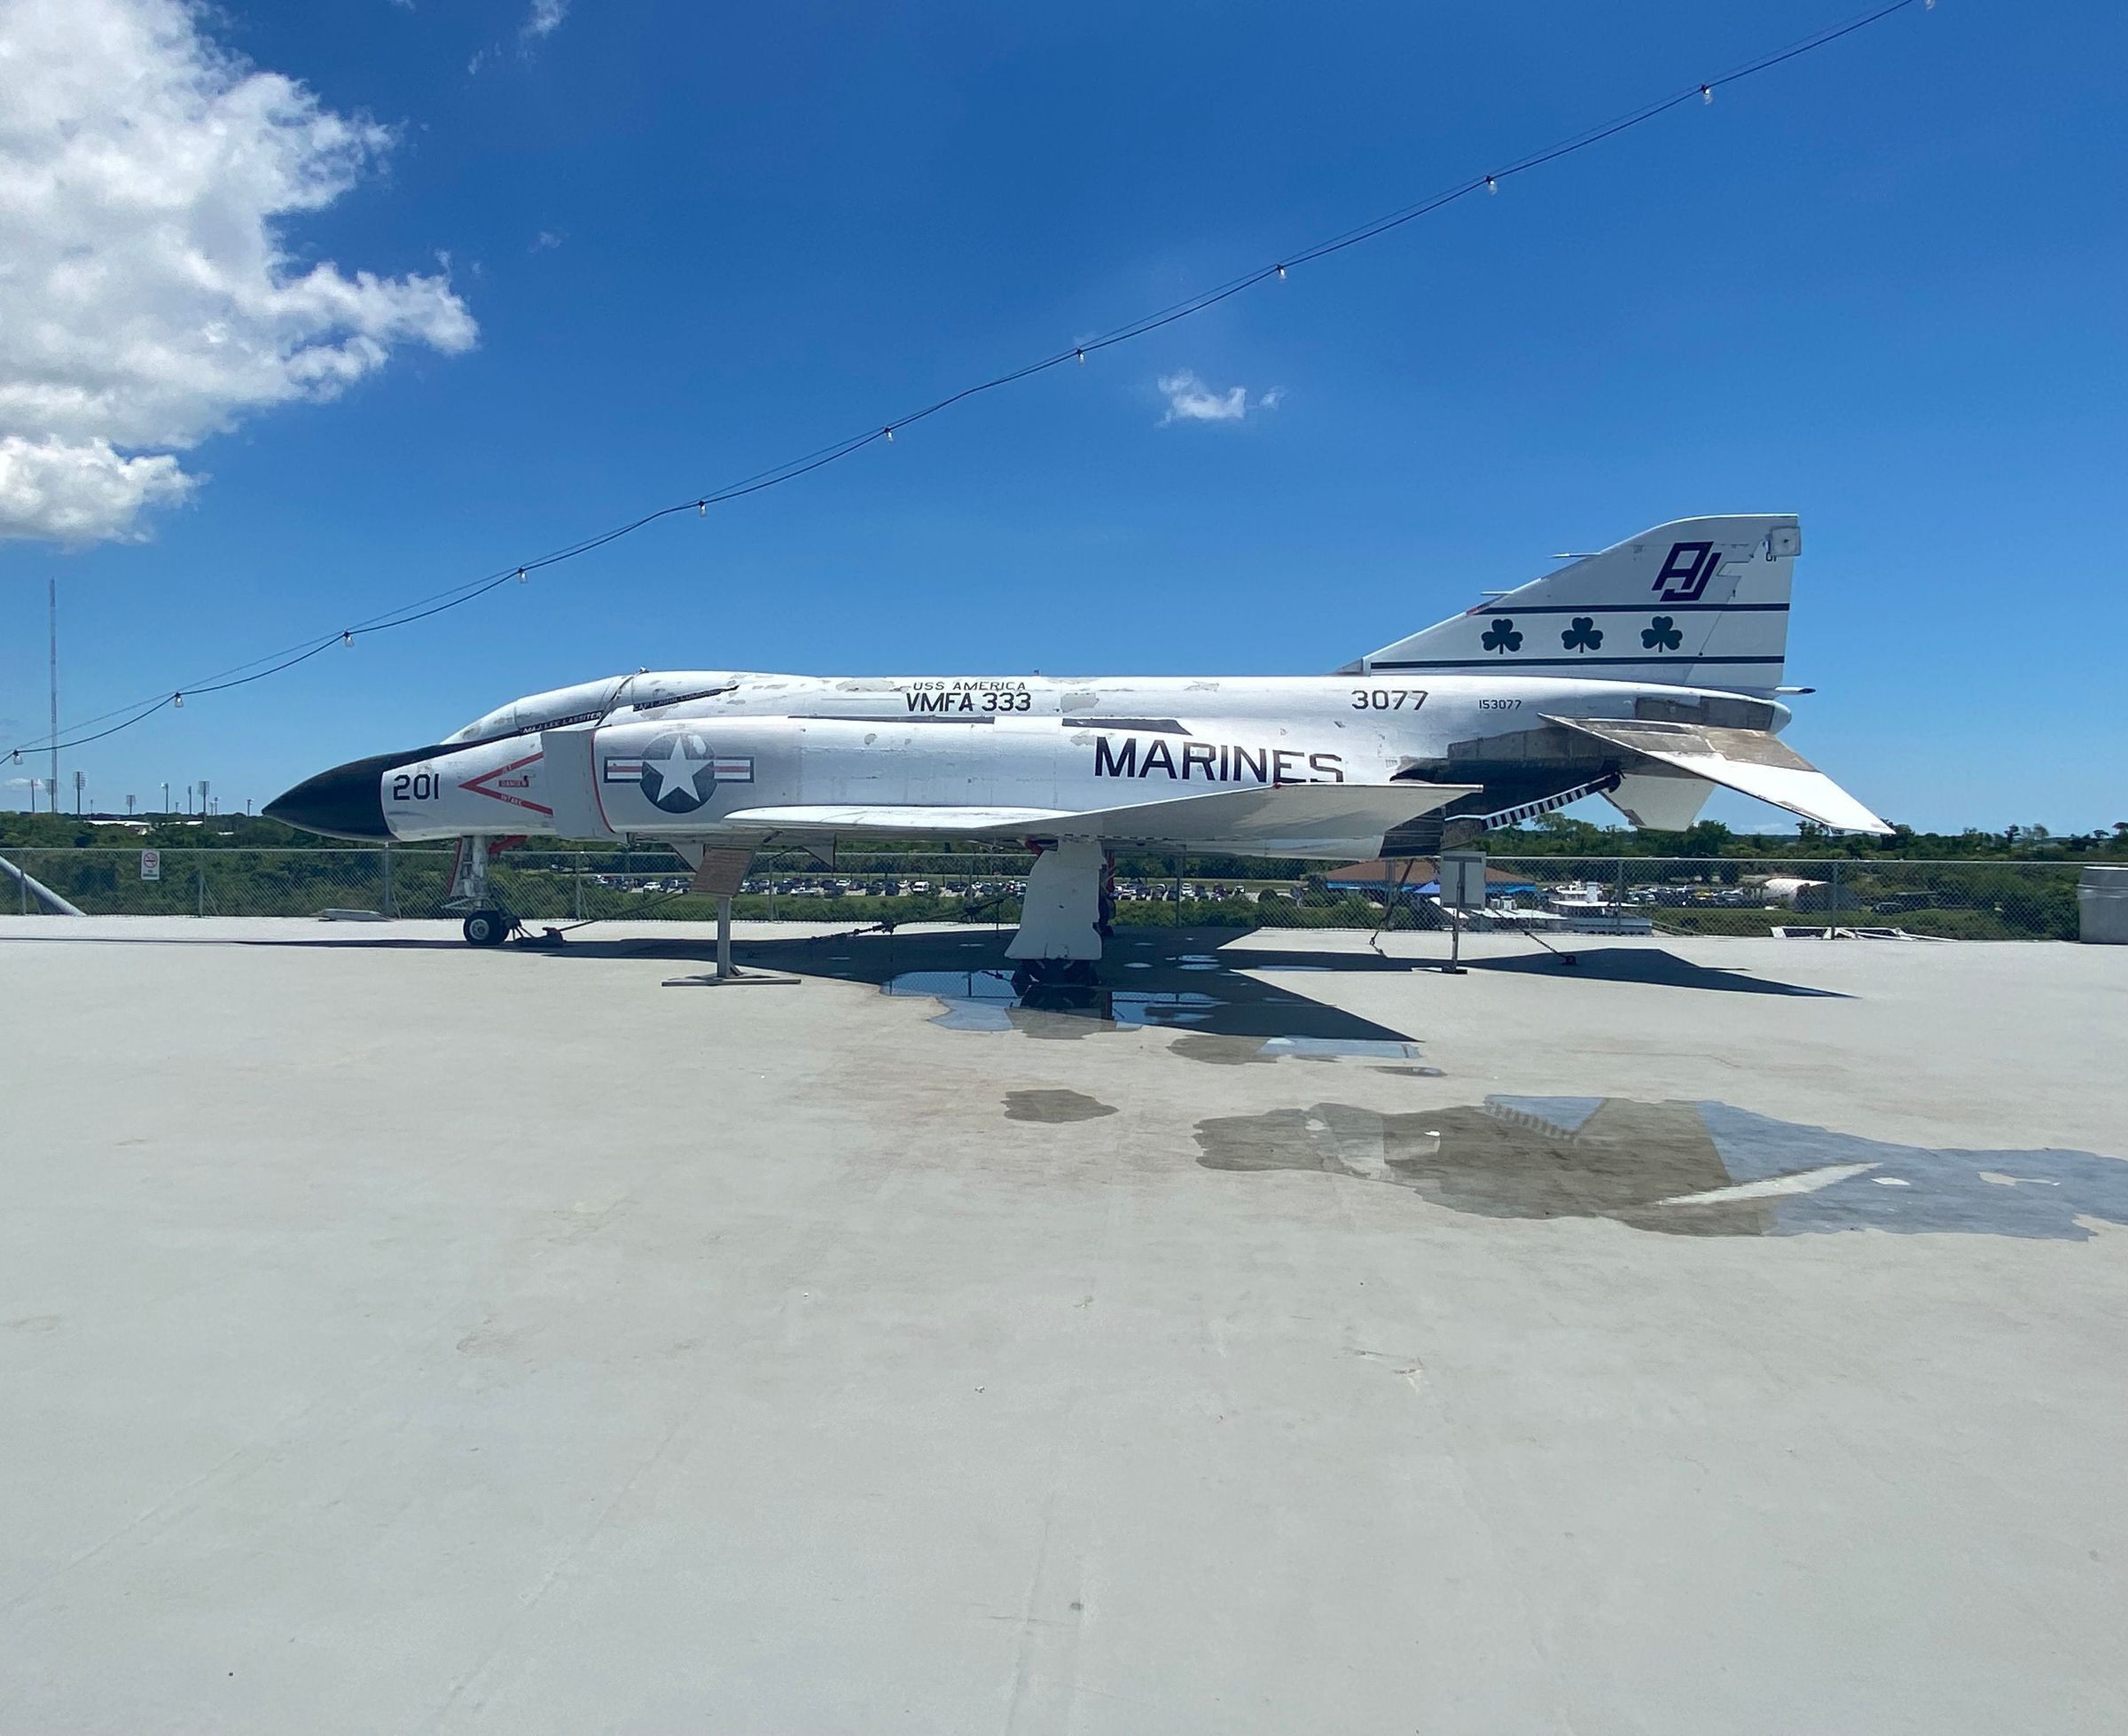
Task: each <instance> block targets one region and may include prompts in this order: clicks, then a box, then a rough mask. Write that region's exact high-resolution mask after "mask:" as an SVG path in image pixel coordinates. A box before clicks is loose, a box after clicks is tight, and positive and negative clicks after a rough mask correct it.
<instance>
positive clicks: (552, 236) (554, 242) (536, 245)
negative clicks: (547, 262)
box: [530, 229, 568, 254]
mask: <svg viewBox="0 0 2128 1736" xmlns="http://www.w3.org/2000/svg"><path fill="white" fill-rule="evenodd" d="M567 239H568V237H567V236H566V235H557V234H556V233H555V232H554V231H552V230H551V229H543V230H541V231H539V233H538V234H537V235H536V236H534V237H533V238H532V246H531V249H530V250H531V251H532V252H533V253H536V254H544V253H552V251H553V250H554V249H555V248H556V247H559V246H560V245H561V244H562V243H563V242H564V241H566V240H567Z"/></svg>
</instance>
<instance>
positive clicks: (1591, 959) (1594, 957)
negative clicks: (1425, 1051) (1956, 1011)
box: [1463, 946, 1854, 1001]
mask: <svg viewBox="0 0 2128 1736" xmlns="http://www.w3.org/2000/svg"><path fill="white" fill-rule="evenodd" d="M1574 960H1575V962H1574V963H1573V964H1571V965H1569V964H1568V963H1567V962H1566V961H1565V960H1564V959H1563V958H1556V957H1553V956H1550V955H1547V954H1545V953H1542V952H1533V953H1528V954H1517V955H1515V956H1514V957H1511V958H1466V959H1465V960H1464V961H1463V964H1464V966H1465V968H1466V969H1468V970H1474V971H1500V972H1505V973H1506V974H1510V975H1519V976H1530V975H1542V976H1561V977H1574V976H1578V977H1583V978H1586V979H1589V980H1591V981H1598V982H1642V983H1648V984H1651V985H1653V986H1655V987H1656V988H1662V989H1714V990H1717V991H1718V992H1722V993H1726V994H1732V995H1799V996H1803V997H1807V998H1809V999H1811V1000H1833V1001H1845V1000H1852V999H1853V998H1854V997H1853V996H1851V995H1846V994H1842V992H1841V991H1840V990H1839V989H1811V988H1806V987H1804V986H1803V984H1802V983H1799V982H1781V981H1777V980H1776V979H1774V978H1772V977H1764V976H1754V975H1752V974H1751V973H1750V972H1749V971H1746V970H1742V969H1740V968H1738V967H1736V966H1730V965H1695V964H1694V963H1693V962H1692V961H1691V960H1690V959H1689V958H1678V955H1677V954H1676V953H1674V952H1666V951H1664V950H1663V949H1662V948H1660V947H1638V946H1633V947H1626V946H1620V947H1597V948H1593V949H1588V950H1576V952H1575V953H1574Z"/></svg>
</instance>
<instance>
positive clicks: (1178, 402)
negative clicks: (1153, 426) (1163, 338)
mask: <svg viewBox="0 0 2128 1736" xmlns="http://www.w3.org/2000/svg"><path fill="white" fill-rule="evenodd" d="M1158 384H1159V387H1160V389H1161V390H1162V392H1163V393H1165V394H1166V395H1167V400H1168V413H1167V414H1166V415H1164V416H1162V418H1160V426H1162V427H1163V428H1164V427H1166V426H1168V424H1169V423H1170V422H1239V421H1240V420H1241V419H1242V418H1244V417H1245V416H1247V415H1248V412H1249V411H1251V410H1276V409H1277V408H1278V407H1279V400H1280V399H1281V398H1283V397H1284V396H1285V395H1286V388H1285V387H1282V386H1279V387H1272V388H1271V390H1270V391H1268V392H1265V393H1264V394H1263V395H1261V396H1259V397H1258V398H1256V400H1255V402H1254V403H1251V402H1250V399H1249V395H1248V387H1242V386H1230V387H1228V388H1227V389H1226V390H1225V391H1224V392H1215V391H1213V390H1212V389H1211V388H1210V387H1208V386H1207V385H1206V384H1205V383H1204V382H1203V381H1202V380H1201V379H1198V378H1197V376H1196V375H1195V374H1193V373H1192V372H1191V371H1189V370H1188V369H1187V368H1185V369H1184V370H1182V371H1181V372H1179V373H1171V374H1162V375H1161V376H1160V379H1159V381H1158Z"/></svg>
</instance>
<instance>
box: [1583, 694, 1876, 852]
mask: <svg viewBox="0 0 2128 1736" xmlns="http://www.w3.org/2000/svg"><path fill="white" fill-rule="evenodd" d="M1546 721H1547V722H1549V723H1558V724H1561V726H1563V727H1564V728H1567V729H1569V730H1576V731H1580V732H1581V733H1582V734H1583V735H1587V736H1593V737H1594V738H1595V739H1597V740H1599V741H1601V742H1604V743H1606V744H1607V745H1608V746H1610V747H1623V748H1624V749H1625V750H1626V751H1627V752H1629V753H1631V754H1637V755H1640V756H1641V757H1642V758H1644V759H1649V760H1654V761H1655V762H1657V763H1659V764H1662V765H1666V766H1671V767H1674V768H1675V769H1676V770H1679V771H1685V772H1689V773H1690V774H1691V775H1692V776H1693V777H1694V778H1705V779H1706V780H1707V781H1708V782H1709V783H1710V784H1721V785H1724V786H1727V787H1728V788H1730V789H1733V790H1738V791H1741V793H1742V794H1745V795H1749V796H1756V798H1757V799H1758V800H1759V801H1761V802H1772V804H1773V805H1774V806H1775V807H1776V808H1786V809H1788V812H1790V813H1791V814H1800V815H1802V816H1803V818H1804V819H1806V820H1815V821H1816V822H1817V823H1818V824H1819V825H1825V826H1830V827H1831V828H1832V829H1833V830H1834V831H1835V832H1874V833H1889V832H1890V830H1891V828H1890V827H1889V825H1885V824H1884V822H1883V821H1882V820H1881V819H1879V818H1878V817H1876V816H1875V815H1874V814H1873V813H1871V812H1870V811H1869V809H1866V808H1865V807H1864V806H1863V805H1862V804H1861V803H1860V802H1857V801H1856V800H1855V799H1854V797H1853V796H1851V795H1850V794H1848V793H1847V792H1846V791H1845V790H1843V789H1842V788H1841V787H1840V786H1839V785H1837V784H1835V782H1833V780H1832V779H1831V778H1827V776H1826V775H1825V773H1823V772H1822V771H1820V770H1818V768H1817V767H1816V766H1814V765H1812V764H1811V762H1809V761H1808V760H1806V759H1804V758H1803V755H1800V754H1798V753H1797V752H1796V750H1795V749H1794V748H1792V747H1787V746H1784V745H1783V744H1782V742H1781V741H1780V738H1779V737H1777V736H1775V735H1774V734H1773V733H1772V731H1767V730H1725V729H1717V728H1714V727H1712V726H1711V725H1709V724H1704V723H1654V722H1649V721H1645V720H1641V721H1633V722H1628V721H1626V720H1624V719H1622V718H1610V717H1596V718H1590V717H1548V718H1547V719H1546Z"/></svg>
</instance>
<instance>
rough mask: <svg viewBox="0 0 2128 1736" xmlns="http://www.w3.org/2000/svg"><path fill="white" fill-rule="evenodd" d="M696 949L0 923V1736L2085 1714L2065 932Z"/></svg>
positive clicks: (2029, 1722)
mask: <svg viewBox="0 0 2128 1736" xmlns="http://www.w3.org/2000/svg"><path fill="white" fill-rule="evenodd" d="M742 932H745V933H750V934H751V935H752V936H753V938H751V939H750V940H749V941H748V942H747V944H746V945H744V946H742V949H741V958H742V962H744V963H751V964H755V965H770V964H774V965H776V966H779V967H782V968H787V969H792V970H796V971H799V972H802V973H806V974H807V980H805V981H802V983H800V984H798V985H796V986H791V987H766V986H763V987H749V988H744V989H700V988H694V987H688V986H684V985H681V984H677V983H675V984H674V986H668V984H669V983H672V982H673V981H674V980H675V979H679V978H683V977H685V975H687V974H691V973H694V972H699V971H701V970H704V969H706V968H707V967H708V966H707V964H706V963H705V959H706V957H707V954H708V946H707V943H706V940H705V939H704V937H703V936H702V934H701V933H700V931H696V930H687V929H681V928H677V927H672V926H667V925H654V926H645V927H632V928H631V927H627V926H625V925H617V924H616V925H605V926H601V927H596V928H592V929H590V930H587V931H586V932H585V934H583V937H582V938H581V940H580V942H579V943H578V944H575V945H573V946H571V947H569V948H568V949H567V950H564V951H561V952H559V953H554V954H544V953H539V952H531V951H518V950H508V951H503V952H495V953H476V952H473V951H469V950H465V949H464V948H462V947H461V946H459V945H458V944H457V942H456V940H455V931H453V930H451V929H449V928H446V927H442V926H440V925H427V924H411V923H410V924H390V925H348V926H344V927H343V926H339V925H320V924H316V923H297V922H282V923H273V922H248V921H215V920H211V919H210V920H206V921H181V920H172V921H156V920H145V919H141V920H127V919H89V920H84V921H79V922H74V921H61V920H56V919H0V1200H4V1208H0V1730H5V1731H8V1732H16V1731H24V1732H27V1731H59V1730H96V1731H113V1730H126V1731H149V1730H168V1729H180V1728H183V1729H215V1730H221V1731H244V1732H286V1731H291V1730H307V1731H308V1730H329V1731H342V1730H344V1731H414V1730H421V1731H429V1730H445V1731H458V1730H473V1729H481V1730H495V1731H511V1732H519V1731H550V1730H552V1731H583V1730H606V1729H624V1730H644V1731H662V1730H682V1729H685V1730H711V1729H714V1730H730V1731H748V1732H843V1731H848V1732H871V1731H880V1730H905V1731H911V1732H935V1731H952V1732H961V1731H979V1732H1067V1731H1068V1732H1198V1731H1202V1732H1232V1731H1236V1730H1266V1731H1299V1730H1307V1731H1323V1732H1328V1731H1338V1732H1407V1731H1413V1730H1423V1731H1426V1732H1505V1731H1514V1732H1545V1731H1558V1732H1566V1731H1569V1730H1570V1731H1573V1732H1580V1733H1581V1736H1590V1732H1679V1736H1686V1733H1689V1736H1703V1733H1704V1732H1717V1731H1718V1732H1737V1731H1749V1732H1798V1731H1811V1732H1819V1731H1825V1732H1831V1731H1838V1732H1864V1731H1867V1732H1881V1731H1913V1732H1932V1733H1936V1732H1990V1736H1995V1732H2002V1731H2006V1730H2033V1731H2039V1730H2044V1731H2048V1732H2065V1731H2089V1732H2101V1731H2104V1732H2112V1731H2118V1730H2120V1729H2122V1728H2124V1727H2128V1646H2124V1645H2123V1644H2122V1635H2123V1633H2124V1631H2128V1596H2124V1586H2123V1577H2122V1576H2123V1570H2124V1565H2128V1495H2124V1492H2123V1470H2122V1467H2123V1466H2124V1464H2128V1401H2124V1392H2128V1329H2124V1323H2128V1162H2124V1161H2123V1160H2124V1159H2128V1067H2124V1066H2123V1053H2124V1043H2123V1037H2124V1033H2128V950H2122V949H2103V948H2089V947H2083V948H2080V947H2076V946H2069V945H2032V946H2020V945H1918V944H1917V945H1899V944H1896V943H1884V942H1831V943H1827V942H1744V941H1722V942H1662V943H1656V944H1647V943H1634V942H1618V941H1608V940H1605V941H1598V940H1590V941H1587V942H1583V943H1582V946H1581V950H1580V954H1579V957H1580V959H1581V963H1580V964H1579V966H1575V967H1568V966H1561V965H1560V964H1558V963H1556V962H1554V961H1553V960H1551V959H1549V958H1546V957H1545V955H1543V954H1542V953H1540V952H1538V951H1537V950H1536V949H1535V948H1533V947H1531V946H1530V945H1529V944H1527V943H1526V942H1521V941H1519V940H1515V939H1513V938H1510V937H1482V938H1479V939H1477V940H1475V941H1474V942H1472V945H1471V950H1472V952H1474V953H1475V954H1476V955H1478V957H1477V959H1476V964H1477V968H1475V969H1473V970H1472V972H1471V973H1470V974H1468V975H1467V976H1463V977H1456V978H1451V977H1447V976H1444V975H1441V974H1436V973H1434V972H1432V971H1429V970H1426V969H1421V968H1414V967H1413V961H1414V960H1416V959H1418V958H1432V957H1433V956H1435V955H1436V953H1437V952H1438V950H1439V948H1440V944H1441V943H1440V941H1439V940H1438V938H1437V937H1432V936H1420V937H1412V936H1404V937H1392V938H1391V940H1390V941H1389V942H1387V943H1386V944H1387V945H1388V947H1389V951H1390V952H1391V954H1392V955H1393V956H1392V958H1389V959H1387V960H1384V959H1381V958H1376V957H1375V956H1374V955H1373V954H1371V953H1369V952H1368V951H1367V950H1366V949H1365V943H1364V941H1363V940H1362V939H1361V937H1358V936H1353V935H1332V936H1322V935H1314V936H1307V935H1279V934H1256V935H1252V936H1248V937H1246V938H1243V939H1240V940H1238V941H1235V940H1232V937H1231V936H1227V935H1212V936H1205V935H1197V936H1189V935H1185V936H1175V937H1160V936H1157V935H1141V936H1136V937H1127V938H1128V939H1130V941H1131V942H1132V943H1131V944H1120V945H1119V946H1118V947H1117V948H1116V949H1115V950H1114V951H1113V952H1112V955H1111V969H1110V972H1109V974H1110V977H1111V980H1112V981H1113V982H1114V983H1115V987H1116V989H1117V990H1118V993H1117V996H1116V997H1115V999H1113V1000H1111V1001H1108V1002H1105V1003H1101V1004H1097V1005H1091V1006H1081V1007H1077V1008H1073V1007H1053V1006H1052V1007H1049V1008H1041V1007H1035V1008H1029V1007H1027V1006H1023V1005H1010V1004H1008V1003H1009V1002H1010V999H1011V997H1010V991H1009V989H1006V988H1005V985H1004V984H1003V982H1002V981H1001V980H1000V979H998V978H996V977H986V976H982V975H980V974H976V973H978V972H979V971H980V970H981V968H982V966H986V965H988V964H990V963H992V962H994V959H995V955H996V952H997V950H998V942H997V940H996V939H995V938H994V937H993V936H991V935H990V934H988V933H981V934H961V933H958V932H951V931H949V932H945V933H936V932H934V933H927V934H919V933H911V932H906V931H904V933H903V934H898V935H896V936H893V937H891V938H883V937H870V938H865V939H861V940H857V941H854V942H852V941H840V942H836V941H810V942H809V941H803V940H796V939H790V938H775V937H772V936H770V935H768V934H765V932H764V931H763V930H762V929H760V928H755V929H753V930H751V931H745V930H742ZM1222 942H1231V944H1224V945H1222ZM1215 949H1217V950H1215ZM1134 967H1135V968H1134ZM882 983H885V984H887V985H888V986H889V987H891V989H893V990H894V992H891V993H882V992H881V989H880V985H881V984H882ZM942 993H943V994H945V995H947V996H948V997H949V998H948V999H947V1000H945V1001H943V1002H942V1001H941V1000H940V999H939V998H936V997H937V996H938V995H939V994H942ZM1104 1015H1113V1016H1104ZM1436 1070H1437V1071H1436Z"/></svg>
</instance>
